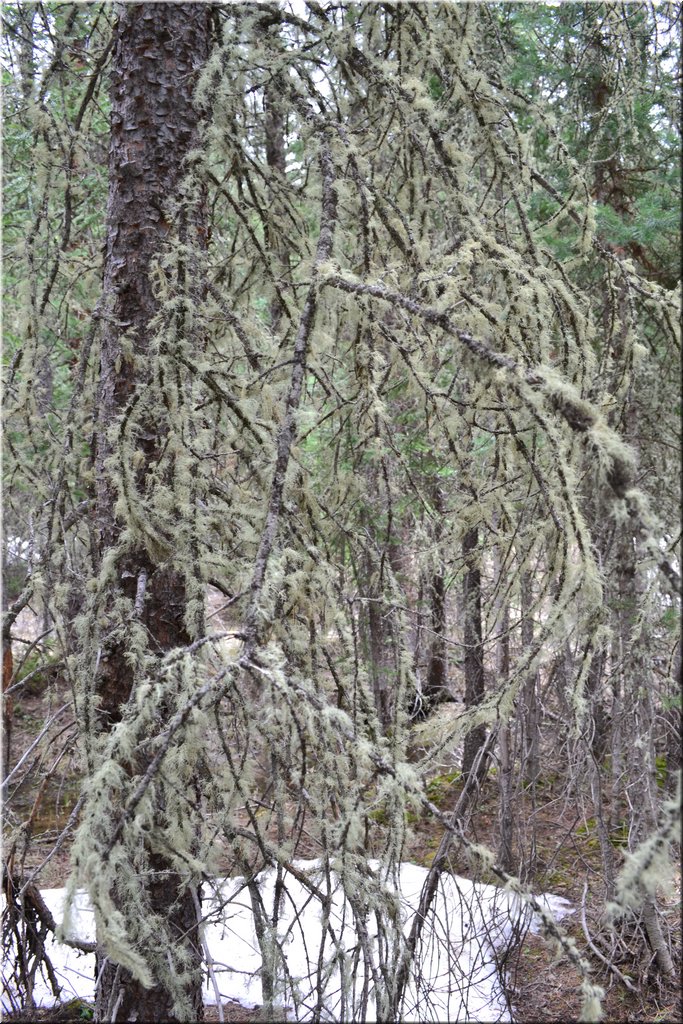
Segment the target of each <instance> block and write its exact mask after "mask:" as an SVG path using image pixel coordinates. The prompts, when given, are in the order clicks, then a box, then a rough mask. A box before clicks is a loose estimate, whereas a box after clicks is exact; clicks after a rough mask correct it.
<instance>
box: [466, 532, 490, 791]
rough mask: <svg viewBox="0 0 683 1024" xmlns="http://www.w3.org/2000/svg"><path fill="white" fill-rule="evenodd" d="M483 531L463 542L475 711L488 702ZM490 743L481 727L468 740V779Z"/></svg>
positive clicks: (470, 697) (469, 680)
mask: <svg viewBox="0 0 683 1024" xmlns="http://www.w3.org/2000/svg"><path fill="white" fill-rule="evenodd" d="M478 547H479V530H478V528H477V527H476V526H472V527H470V529H469V530H468V531H467V533H466V534H465V536H464V537H463V541H462V552H463V557H464V559H465V565H466V567H467V569H466V572H465V583H464V587H463V608H464V614H465V628H464V644H465V707H466V708H467V710H468V711H469V710H471V709H472V708H475V707H476V706H477V705H478V704H481V702H482V700H483V699H484V648H483V646H482V626H481V569H480V567H479V554H478ZM485 740H486V726H485V725H477V726H475V728H474V729H470V731H469V732H468V734H467V736H466V737H465V744H464V750H463V755H462V774H463V777H464V778H465V779H466V778H467V776H468V775H469V774H470V772H471V771H472V767H473V765H474V762H475V760H476V757H477V753H478V752H479V748H480V747H482V746H483V745H484V742H485Z"/></svg>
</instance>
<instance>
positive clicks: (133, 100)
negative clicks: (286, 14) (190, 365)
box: [96, 3, 210, 1021]
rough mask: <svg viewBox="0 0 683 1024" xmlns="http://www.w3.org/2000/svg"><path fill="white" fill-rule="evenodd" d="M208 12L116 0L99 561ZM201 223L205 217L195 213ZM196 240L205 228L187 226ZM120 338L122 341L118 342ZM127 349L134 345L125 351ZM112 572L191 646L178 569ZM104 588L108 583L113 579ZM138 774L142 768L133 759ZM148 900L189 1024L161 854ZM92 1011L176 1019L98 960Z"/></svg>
mask: <svg viewBox="0 0 683 1024" xmlns="http://www.w3.org/2000/svg"><path fill="white" fill-rule="evenodd" d="M209 17H210V8H209V6H208V5H204V4H191V3H185V4H183V3H180V4H170V3H168V4H166V3H143V4H130V5H125V6H124V5H120V7H119V11H118V23H117V25H116V28H115V43H114V50H113V56H112V71H111V105H112V112H111V141H110V150H109V197H108V205H107V238H106V250H105V269H104V291H103V303H102V309H101V317H102V348H101V365H100V385H99V396H98V399H99V401H98V405H99V422H98V437H97V525H98V528H99V536H100V557H104V556H105V554H106V553H107V552H109V551H111V549H112V548H115V547H116V546H117V544H118V543H119V541H120V540H121V537H122V529H123V524H121V522H119V521H118V520H117V518H116V516H115V513H114V507H115V500H116V487H115V483H114V479H113V474H112V471H111V468H110V466H109V465H107V459H109V457H110V456H111V455H112V450H113V449H112V435H111V429H110V428H111V426H112V424H113V423H114V422H115V420H116V419H117V417H118V416H119V415H120V414H121V413H123V412H124V411H125V410H126V409H127V408H128V407H129V403H130V402H131V399H132V398H133V395H134V392H135V389H136V387H137V385H138V384H139V382H140V381H141V380H143V381H144V377H145V373H146V372H147V366H148V365H149V357H150V349H149V335H150V331H149V324H150V321H151V319H152V317H153V316H154V315H155V314H156V313H157V312H158V304H157V302H156V300H155V297H154V294H153V289H152V283H151V280H150V274H149V271H150V264H151V261H152V259H153V257H154V256H155V255H156V254H158V253H159V252H160V251H161V249H162V247H163V245H164V241H165V239H166V237H167V235H168V232H169V228H170V225H169V222H168V220H167V217H168V201H169V199H171V198H172V197H173V196H174V193H175V192H176V190H177V187H178V185H179V182H180V179H181V176H182V175H183V173H184V170H185V168H184V160H185V157H186V156H187V154H188V152H189V151H190V150H191V149H192V148H194V147H196V146H197V143H198V135H197V124H198V112H197V110H196V109H195V107H194V106H193V101H192V96H193V88H194V85H195V81H196V73H197V70H198V69H199V68H200V67H201V65H202V64H203V63H204V62H205V61H206V58H207V56H208V45H209ZM195 216H196V219H197V220H200V219H201V213H198V214H195ZM193 227H194V229H195V230H198V231H199V233H200V237H201V231H202V227H203V225H202V224H200V223H195V224H194V225H193ZM124 336H125V337H124ZM128 344H132V354H131V349H130V348H127V345H128ZM159 434H161V435H162V436H163V427H162V426H158V425H157V424H153V423H150V424H148V425H147V427H146V428H145V430H144V432H143V436H142V437H141V438H140V441H139V444H140V446H141V449H142V451H143V453H144V460H143V464H142V466H141V467H140V469H139V475H140V481H141V482H144V478H145V476H146V474H147V473H149V471H150V469H151V467H153V465H154V463H155V461H156V460H157V459H158V458H159V452H160V448H161V439H160V437H159ZM125 552H126V553H125V554H123V555H121V554H119V556H118V561H117V567H116V575H115V578H116V581H117V584H116V586H118V588H119V589H118V592H117V593H111V594H110V595H109V599H110V607H113V606H114V603H115V602H116V601H120V600H121V599H124V600H127V601H128V602H129V603H130V607H131V610H132V609H133V608H135V614H136V616H137V618H138V619H139V620H140V621H141V622H142V624H143V625H144V626H145V628H146V634H147V637H148V643H149V650H150V653H151V654H163V653H164V652H165V651H168V650H169V649H171V648H173V647H177V646H180V645H183V644H185V643H187V642H188V640H189V636H188V634H187V631H186V627H185V624H184V611H185V586H184V582H183V578H182V576H181V575H180V574H179V573H178V572H176V571H175V570H174V569H172V568H170V567H168V566H165V565H163V564H162V565H159V564H157V560H156V559H155V558H154V557H152V555H151V554H150V553H149V551H147V550H146V549H145V548H143V547H142V546H138V547H133V548H131V547H130V546H128V547H126V548H125ZM112 589H115V588H114V586H112ZM133 672H134V670H133V667H132V664H131V659H129V658H126V645H125V643H122V642H121V641H120V640H110V642H109V643H108V645H107V646H106V647H105V648H104V650H103V652H102V657H101V660H100V672H99V676H98V679H97V681H96V689H97V695H98V699H99V710H98V723H97V728H99V729H101V730H106V729H109V728H111V727H112V725H113V724H115V723H116V722H117V721H119V720H120V718H121V715H122V709H123V706H124V705H125V703H126V702H127V701H128V699H129V697H130V695H131V690H132V687H133V681H134V679H133ZM136 767H137V768H138V770H139V768H140V766H139V765H138V766H136ZM148 864H149V866H150V871H149V889H148V895H149V900H150V906H151V908H152V910H153V912H154V913H156V914H159V915H160V916H162V917H163V918H164V920H165V921H166V922H167V923H168V926H169V930H170V932H171V934H172V935H175V936H177V943H178V946H180V947H183V948H184V952H185V955H186V957H187V968H188V970H187V978H188V981H187V983H186V986H185V987H186V997H187V1001H188V1003H189V1005H190V1006H191V1007H192V1019H193V1020H201V1019H202V1017H203V1013H202V995H201V984H202V980H201V970H200V968H201V957H200V951H199V941H198V929H197V912H196V908H195V902H194V897H193V895H192V892H191V890H190V887H189V886H182V885H181V879H180V877H179V875H178V874H177V872H175V871H173V870H172V869H171V867H170V865H169V863H168V862H166V861H165V859H164V858H163V857H161V856H159V855H156V854H155V855H152V854H150V855H149V857H148ZM99 968H100V970H99V978H98V986H97V1017H98V1019H99V1020H114V1019H116V1020H117V1021H175V1020H178V1019H179V1018H178V1017H177V1016H176V1013H175V1010H174V1006H173V1000H172V998H171V995H170V993H169V992H168V991H167V990H166V989H165V987H164V986H162V985H155V986H153V987H152V988H151V989H144V988H143V987H142V986H141V985H140V984H139V983H138V982H137V981H136V979H135V978H133V977H132V975H131V974H129V972H128V971H126V970H123V969H122V968H120V967H119V966H118V965H116V964H114V963H111V962H110V961H109V960H108V959H106V958H102V959H101V962H100V964H99Z"/></svg>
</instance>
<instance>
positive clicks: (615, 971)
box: [581, 882, 638, 993]
mask: <svg viewBox="0 0 683 1024" xmlns="http://www.w3.org/2000/svg"><path fill="white" fill-rule="evenodd" d="M587 892H588V882H584V883H583V896H582V897H581V927H582V929H583V934H584V935H585V936H586V942H587V943H588V947H589V949H590V950H591V952H592V953H594V954H595V956H597V958H598V960H600V961H601V963H603V964H604V965H605V967H607V968H608V970H610V971H611V972H612V974H614V975H616V977H617V978H618V979H619V981H620V982H621V983H622V985H624V986H625V987H626V988H627V989H628V990H629V992H634V993H637V991H638V989H637V988H636V987H635V985H634V984H633V983H632V982H631V981H630V980H629V978H627V977H626V975H625V974H622V973H621V971H620V970H619V968H618V967H615V966H614V964H613V963H612V961H611V960H609V959H608V958H607V957H606V956H605V955H604V953H601V952H600V950H599V949H598V947H597V946H596V945H595V943H594V942H593V940H592V939H591V937H590V933H589V931H588V923H587V921H586V893H587Z"/></svg>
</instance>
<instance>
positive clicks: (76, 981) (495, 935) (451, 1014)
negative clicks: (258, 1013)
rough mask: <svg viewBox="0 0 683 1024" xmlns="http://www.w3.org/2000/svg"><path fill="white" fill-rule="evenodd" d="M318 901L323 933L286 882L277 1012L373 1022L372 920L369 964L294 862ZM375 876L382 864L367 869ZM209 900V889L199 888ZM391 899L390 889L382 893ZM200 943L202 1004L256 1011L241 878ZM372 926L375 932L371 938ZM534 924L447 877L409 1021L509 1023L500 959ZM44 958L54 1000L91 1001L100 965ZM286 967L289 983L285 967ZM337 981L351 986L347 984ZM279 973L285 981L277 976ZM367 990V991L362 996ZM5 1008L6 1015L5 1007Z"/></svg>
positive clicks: (414, 980)
mask: <svg viewBox="0 0 683 1024" xmlns="http://www.w3.org/2000/svg"><path fill="white" fill-rule="evenodd" d="M294 867H295V868H296V869H297V871H298V872H300V873H304V874H305V875H306V876H307V877H308V878H309V879H310V880H311V882H313V883H314V884H315V885H316V886H318V887H319V889H320V890H322V891H323V892H324V893H325V894H326V897H328V899H327V903H328V907H329V917H328V922H327V927H326V928H325V930H324V931H323V928H322V916H323V911H322V907H321V904H320V902H319V900H318V899H317V898H315V897H314V896H312V895H311V893H310V891H309V890H308V889H307V888H305V887H304V885H303V884H302V883H301V882H300V881H299V880H298V879H296V878H294V877H293V875H291V874H290V873H288V872H284V883H285V886H284V893H285V894H284V896H283V897H281V899H280V901H279V912H278V914H277V926H276V932H277V941H278V945H279V947H280V948H281V950H282V959H281V960H280V961H279V963H280V970H279V972H278V978H277V980H278V982H279V985H280V998H279V999H278V1001H279V1002H282V1001H284V1004H285V1006H287V1007H288V1008H289V1009H288V1018H289V1019H292V1020H298V1021H305V1020H308V1019H311V1016H312V1013H313V1010H314V1009H315V1008H316V1006H318V1004H319V1001H320V1004H321V1005H322V1007H323V1012H322V1019H323V1020H325V1019H327V1020H330V1021H334V1020H339V1019H340V1018H343V1019H346V1020H349V1019H353V1020H363V1019H367V1020H373V1019H375V1016H376V1010H375V1003H374V998H373V994H372V987H373V986H372V974H371V969H370V968H371V966H372V965H374V966H375V967H376V966H377V964H378V960H379V950H380V948H381V944H379V945H378V943H377V927H376V924H374V915H373V914H372V913H371V914H369V915H367V918H366V921H365V925H366V927H367V935H368V939H369V945H368V946H367V947H366V948H368V950H369V960H370V961H372V965H371V964H370V963H369V962H368V958H367V957H365V956H364V954H363V952H362V950H361V943H360V940H359V931H358V927H357V925H356V922H355V919H354V915H353V911H352V908H351V905H350V902H349V900H347V899H346V898H345V896H344V894H343V890H342V886H341V883H340V881H339V879H338V877H337V876H336V875H335V874H334V873H331V875H330V876H326V875H325V873H324V872H323V870H322V867H321V865H320V863H319V862H317V861H295V863H294ZM370 867H371V868H372V869H373V870H374V871H376V872H377V871H379V865H378V864H377V862H370ZM426 877H427V869H426V868H421V867H418V866H417V865H415V864H407V863H406V864H402V865H401V868H400V876H399V887H398V888H399V895H398V906H399V907H400V915H401V924H402V927H403V932H404V934H406V935H407V934H408V932H409V931H410V927H411V924H412V921H413V917H414V914H415V910H416V907H417V905H418V902H419V898H420V892H421V890H422V886H423V884H424V881H425V879H426ZM275 881H276V872H275V869H268V870H266V871H264V872H262V873H261V875H259V876H258V879H257V882H258V889H259V893H260V895H261V899H262V901H263V905H264V909H265V911H266V913H267V914H268V916H269V917H270V919H271V921H272V920H273V907H274V901H275ZM204 888H205V889H206V888H207V886H206V885H205V886H204ZM389 888H390V890H391V889H392V888H393V887H389ZM42 895H43V898H44V899H45V902H46V903H47V905H48V907H49V908H50V910H51V911H52V913H53V915H54V917H55V919H56V920H57V921H61V919H62V916H63V908H64V898H65V890H64V889H45V890H43V891H42ZM537 899H539V900H541V901H543V902H544V903H545V905H546V907H547V908H548V910H550V912H551V913H552V915H553V916H554V917H555V918H556V919H557V920H559V919H560V918H561V917H564V916H565V915H566V914H568V913H572V910H571V909H570V904H569V903H568V902H567V901H566V900H563V899H562V898H561V897H557V896H545V897H537ZM203 910H204V915H205V918H204V925H203V928H204V940H205V947H206V948H208V951H209V954H210V965H209V971H208V976H207V978H206V982H205V992H204V995H205V1001H206V1002H207V1003H215V1002H216V1001H217V997H219V998H220V999H221V1001H222V1000H228V999H232V1000H237V1001H239V1002H241V1003H243V1004H244V1005H247V1006H254V1005H257V1004H260V1003H262V1002H263V993H262V989H261V977H260V968H261V952H260V948H259V943H258V940H257V936H256V930H255V927H254V914H253V910H252V904H251V897H250V894H249V891H248V889H247V888H246V887H245V884H244V879H242V878H227V879H217V880H216V882H215V884H214V886H213V892H212V893H209V894H206V893H205V897H204V904H203ZM72 921H73V927H74V931H75V933H76V934H77V935H78V937H79V938H81V939H84V940H92V939H94V937H95V924H94V915H93V913H92V910H91V908H90V906H89V904H88V900H87V897H86V896H85V894H84V893H79V894H78V896H77V900H76V906H75V907H74V909H73V911H72ZM373 925H374V927H373ZM529 926H531V927H532V928H533V929H534V930H535V928H536V922H534V921H533V920H532V915H531V913H530V911H529V910H528V909H527V908H525V906H524V905H523V904H522V903H521V901H520V900H519V898H518V897H517V896H515V895H513V894H511V893H509V892H507V891H506V890H503V889H500V888H498V887H496V886H491V885H480V884H477V883H474V882H471V881H469V880H468V879H465V878H459V877H457V876H452V875H444V876H442V879H441V882H440V885H439V889H438V891H437V894H436V896H435V898H434V901H433V904H432V909H431V911H430V914H429V916H428V919H427V921H426V923H425V926H424V929H423V933H422V941H421V946H420V948H419V950H418V952H417V956H416V966H414V968H413V970H412V971H411V976H410V980H409V983H408V985H407V988H406V992H405V996H404V1001H403V1004H402V1019H403V1020H405V1021H424V1022H427V1021H464V1020H468V1021H501V1022H502V1021H510V1020H511V1017H510V1011H509V1008H508V1005H507V1002H506V999H505V995H504V992H503V987H502V982H501V973H502V970H503V968H502V967H501V965H500V958H501V956H502V955H503V954H504V953H505V951H506V949H507V948H508V947H509V946H510V944H511V942H512V941H513V940H514V938H515V936H516V934H518V933H519V931H520V930H521V931H523V930H524V928H526V927H529ZM46 950H47V953H48V955H49V957H50V959H51V961H52V964H53V967H54V969H55V973H56V975H57V977H58V979H59V982H60V984H61V985H62V986H63V988H62V994H61V999H62V1000H68V999H74V998H76V997H78V998H81V999H85V1000H92V999H93V998H94V970H95V958H94V955H92V954H84V953H80V952H78V951H76V950H74V949H72V948H70V947H68V946H64V945H61V944H58V943H56V942H55V941H54V940H48V942H47V943H46ZM385 961H387V962H388V966H389V969H390V970H393V971H394V973H395V971H396V969H397V967H396V965H395V964H394V963H392V962H391V961H390V952H389V953H386V951H385ZM285 965H286V972H285V970H284V967H285ZM342 972H343V974H344V975H345V976H346V978H347V981H346V983H345V984H344V985H342V982H341V978H342ZM285 973H286V977H287V980H286V981H284V980H283V977H284V975H285ZM366 980H367V983H368V987H367V988H365V989H364V982H365V981H366ZM34 998H35V1001H36V1003H37V1004H38V1005H46V1006H47V1005H52V1004H53V1003H54V997H53V995H52V991H51V989H50V987H49V986H48V985H47V984H46V982H45V980H44V979H43V978H42V977H41V976H40V975H39V976H38V978H37V979H36V988H35V991H34ZM3 1008H4V1009H9V1006H4V1007H3Z"/></svg>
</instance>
